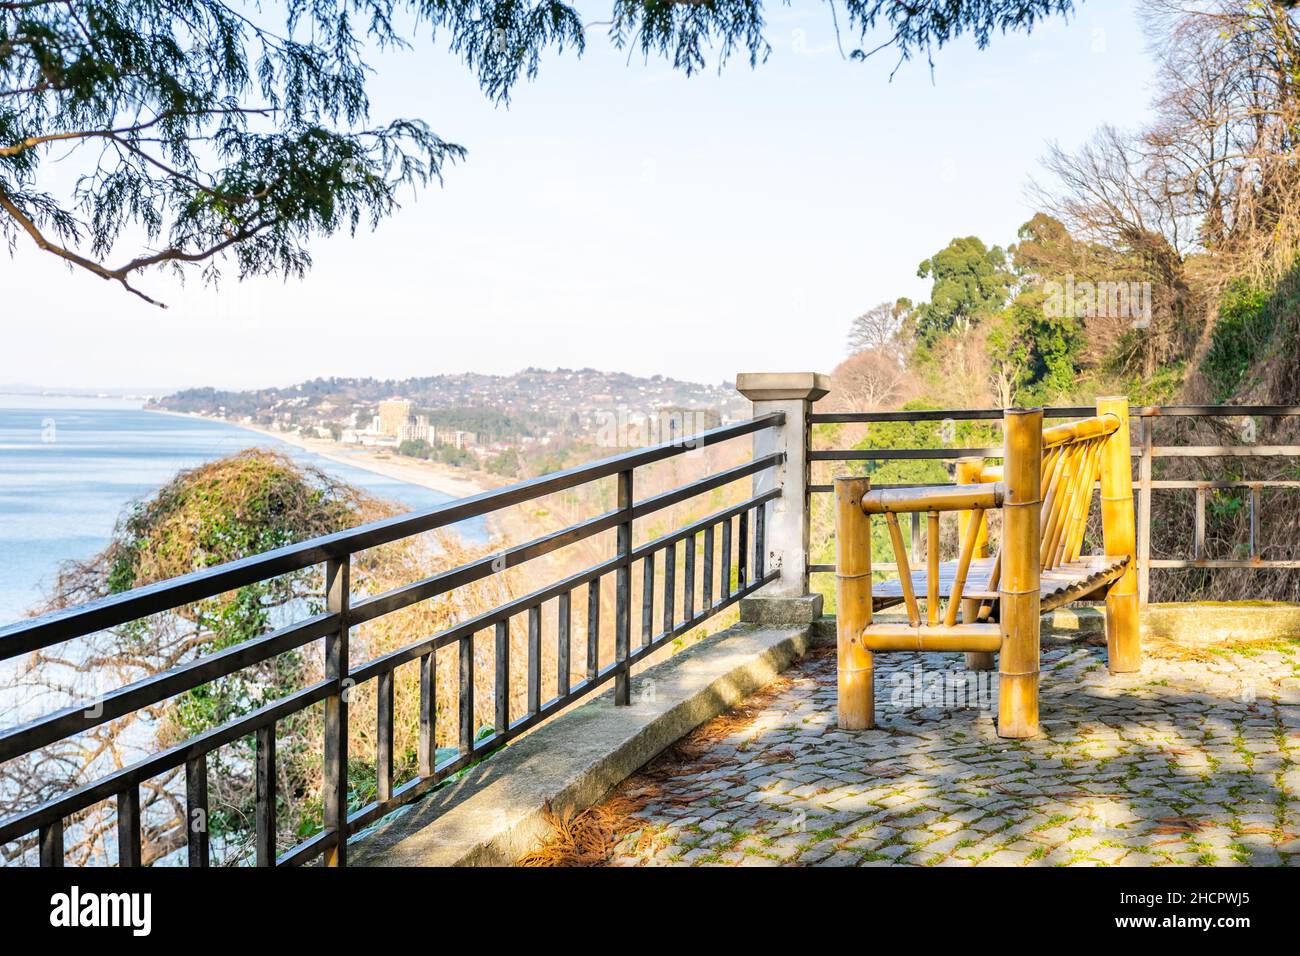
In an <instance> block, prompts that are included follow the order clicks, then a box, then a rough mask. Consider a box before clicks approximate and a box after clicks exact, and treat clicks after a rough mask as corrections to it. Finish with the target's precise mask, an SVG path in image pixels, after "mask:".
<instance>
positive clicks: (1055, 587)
mask: <svg viewBox="0 0 1300 956" xmlns="http://www.w3.org/2000/svg"><path fill="white" fill-rule="evenodd" d="M1003 423H1004V436H1005V438H1004V441H1005V444H1004V453H1003V464H1002V465H1001V466H995V465H991V464H988V463H986V462H985V461H984V460H983V459H979V458H963V459H960V460H959V461H958V463H957V468H956V475H955V478H956V484H954V485H938V486H933V487H921V488H892V489H877V490H875V491H872V490H871V481H870V479H868V478H856V477H848V478H845V477H842V478H836V479H835V498H836V511H835V527H836V539H837V545H836V546H837V557H836V592H837V599H838V609H837V620H838V625H837V630H838V645H839V720H840V726H841V727H843V728H846V729H851V730H852V729H863V728H869V727H873V726H875V701H874V688H873V655H874V654H876V653H880V652H882V651H900V650H907V651H959V652H960V651H964V652H966V655H967V664H968V666H970V667H973V668H978V669H991V668H992V667H993V658H994V655H997V665H998V669H999V691H998V734H999V735H1000V736H1002V737H1031V736H1033V735H1034V734H1036V733H1037V732H1038V680H1039V672H1038V661H1039V615H1040V614H1042V613H1043V612H1046V611H1050V610H1053V609H1055V608H1058V607H1061V606H1062V605H1065V604H1068V603H1070V602H1072V601H1077V600H1082V599H1084V598H1089V597H1096V596H1100V595H1104V596H1105V599H1106V647H1107V657H1108V666H1109V669H1110V672H1111V673H1112V674H1116V673H1125V672H1131V671H1136V670H1138V669H1139V667H1140V666H1141V647H1140V644H1139V637H1138V602H1137V566H1136V564H1137V562H1136V556H1135V554H1134V516H1133V481H1132V471H1131V469H1132V465H1131V463H1130V457H1129V429H1128V401H1127V399H1124V398H1103V399H1100V400H1099V401H1098V403H1097V415H1096V417H1093V418H1087V419H1083V420H1082V421H1077V422H1070V423H1068V424H1064V425H1056V426H1053V427H1051V428H1047V429H1044V428H1043V413H1042V409H1014V410H1013V409H1008V410H1007V412H1006V413H1005V416H1004V418H1003ZM1098 480H1100V484H1101V518H1102V538H1103V550H1104V553H1103V554H1099V555H1083V554H1081V551H1082V548H1083V543H1084V531H1085V529H1086V526H1087V519H1088V513H1089V511H1090V509H1091V507H1092V499H1093V488H1094V487H1095V486H1096V484H1097V482H1098ZM995 508H998V509H1001V512H1002V532H1001V539H1002V540H1001V545H1000V547H999V548H998V551H997V553H996V554H994V555H993V556H991V557H990V556H989V555H988V553H987V549H988V524H987V518H988V513H989V512H990V511H991V510H993V509H995ZM947 511H955V512H957V513H958V537H959V540H960V542H961V549H960V556H959V557H958V558H957V560H955V561H940V560H939V516H940V515H941V514H942V513H943V512H947ZM916 512H924V513H925V514H926V515H927V518H928V534H927V536H926V537H927V542H926V566H925V568H924V569H917V570H915V571H914V570H912V569H911V567H910V565H909V563H908V559H907V551H906V548H905V547H904V542H903V533H902V528H901V527H900V525H899V521H898V515H900V514H908V513H916ZM873 515H883V516H884V519H885V524H886V526H887V529H888V534H889V540H890V544H891V545H892V548H893V552H894V558H895V561H896V564H897V567H898V574H897V576H896V577H894V578H891V579H889V580H886V581H883V582H875V583H873V581H872V570H871V517H872V516H873ZM921 599H924V602H925V619H924V621H923V620H922V618H921V610H920V600H921ZM944 602H946V603H944ZM898 604H902V605H904V607H905V608H906V611H907V621H906V622H905V623H904V622H898V623H893V622H873V619H872V615H873V612H874V611H878V610H881V609H882V608H886V607H891V606H895V605H898ZM959 615H960V618H961V621H960V623H959V622H958V617H959Z"/></svg>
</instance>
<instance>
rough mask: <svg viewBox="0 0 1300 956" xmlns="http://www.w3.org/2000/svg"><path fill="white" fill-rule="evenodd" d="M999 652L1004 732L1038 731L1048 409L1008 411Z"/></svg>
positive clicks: (1009, 734)
mask: <svg viewBox="0 0 1300 956" xmlns="http://www.w3.org/2000/svg"><path fill="white" fill-rule="evenodd" d="M1004 428H1005V435H1006V449H1007V457H1006V466H1005V472H1004V477H1005V495H1004V498H1003V505H1002V579H1001V590H1000V594H999V608H1000V611H1001V613H1000V615H999V621H1000V626H1001V630H1002V653H1001V654H1000V655H999V656H998V671H999V676H998V736H999V737H1032V736H1034V735H1035V734H1037V733H1038V641H1039V633H1038V628H1039V620H1038V615H1039V605H1040V603H1041V598H1040V597H1039V590H1038V586H1039V566H1038V564H1039V548H1040V544H1039V535H1040V524H1041V520H1040V510H1041V505H1042V502H1041V501H1040V497H1041V494H1040V485H1039V481H1040V471H1041V464H1042V434H1043V412H1042V409H1032V410H1029V409H1026V410H1021V409H1016V410H1008V411H1007V413H1006V417H1005V419H1004Z"/></svg>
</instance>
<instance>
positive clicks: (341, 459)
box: [143, 408, 503, 498]
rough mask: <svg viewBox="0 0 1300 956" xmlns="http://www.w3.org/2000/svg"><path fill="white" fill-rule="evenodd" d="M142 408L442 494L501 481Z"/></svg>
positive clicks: (458, 494) (477, 490)
mask: <svg viewBox="0 0 1300 956" xmlns="http://www.w3.org/2000/svg"><path fill="white" fill-rule="evenodd" d="M143 411H147V412H153V413H155V414H158V415H175V416H177V417H178V418H197V419H200V420H202V421H220V422H221V423H222V424H225V425H233V426H235V427H236V428H242V429H244V430H245V431H250V432H254V433H255V434H258V435H263V436H265V437H267V438H274V439H275V440H276V441H282V442H284V443H285V444H287V445H293V446H294V447H295V448H301V449H302V450H303V451H309V452H311V453H312V454H314V455H320V457H322V458H325V459H328V460H329V461H335V462H338V463H339V464H343V465H351V466H352V467H354V468H361V469H364V470H366V471H370V472H373V473H374V474H377V475H383V476H384V477H385V478H393V479H395V480H397V481H404V482H406V483H407V484H412V485H420V486H422V487H424V488H429V489H431V490H433V491H438V492H441V493H442V494H444V495H450V496H451V497H452V498H468V497H469V496H471V495H477V494H481V493H483V492H484V491H488V490H490V489H491V488H494V487H499V486H500V485H501V484H502V483H503V482H501V481H499V480H493V479H492V478H490V477H489V476H487V475H484V474H482V473H481V472H474V473H472V474H466V473H465V472H463V471H462V470H461V469H458V468H452V467H451V466H449V465H444V464H441V463H439V462H432V461H424V460H421V459H418V458H405V457H400V456H398V455H396V454H393V453H391V452H375V451H370V450H363V449H357V450H355V451H344V450H342V448H341V446H340V445H339V444H338V443H337V442H333V441H329V440H327V439H324V438H304V437H303V436H302V435H297V434H290V433H288V432H278V431H275V430H273V429H270V428H263V427H262V426H260V425H250V424H247V423H245V422H232V421H229V420H228V419H224V418H220V419H215V418H209V417H207V416H206V415H193V414H190V413H188V412H172V411H168V410H166V409H162V408H146V409H143Z"/></svg>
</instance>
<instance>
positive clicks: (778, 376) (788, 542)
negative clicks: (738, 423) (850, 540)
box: [736, 372, 830, 623]
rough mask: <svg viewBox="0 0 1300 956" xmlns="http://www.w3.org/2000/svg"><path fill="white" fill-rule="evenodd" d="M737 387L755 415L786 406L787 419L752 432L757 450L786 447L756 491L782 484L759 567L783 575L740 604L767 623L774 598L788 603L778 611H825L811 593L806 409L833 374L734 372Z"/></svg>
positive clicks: (766, 522)
mask: <svg viewBox="0 0 1300 956" xmlns="http://www.w3.org/2000/svg"><path fill="white" fill-rule="evenodd" d="M736 389H737V390H738V391H739V392H740V393H741V394H742V395H744V396H745V397H746V398H748V399H749V400H750V401H751V402H753V403H754V415H755V416H756V417H757V416H759V415H768V414H771V413H773V412H784V413H785V423H784V424H783V425H780V426H777V427H775V428H765V429H763V430H762V431H760V432H755V434H754V456H755V457H759V456H761V455H769V454H772V453H773V452H777V451H783V452H785V461H784V462H783V463H782V464H781V465H779V466H777V467H775V468H769V469H766V470H765V471H761V472H759V473H758V474H756V475H755V476H754V486H753V493H754V494H756V495H759V494H763V493H764V492H767V491H770V490H772V489H773V488H779V489H781V497H780V498H778V499H777V500H775V501H770V502H768V503H767V504H765V505H764V506H763V507H764V508H765V509H766V511H765V514H764V516H763V523H762V527H763V536H762V537H763V546H764V554H763V556H762V558H761V560H759V561H758V562H757V563H756V565H755V567H762V568H766V569H767V570H768V571H769V572H770V571H775V572H777V573H778V574H779V577H778V578H777V579H776V580H775V581H773V582H772V583H771V584H769V585H767V586H766V587H764V588H763V589H762V591H761V592H759V593H760V595H761V597H760V598H758V599H754V598H750V599H747V600H746V601H743V602H742V604H741V617H742V619H745V620H753V621H755V622H756V623H764V619H765V617H766V615H767V611H768V607H769V605H770V603H771V602H770V599H772V598H776V599H780V600H781V601H782V603H783V604H784V603H785V602H787V601H791V600H793V601H795V602H799V603H800V604H801V606H800V607H798V608H795V607H792V606H785V607H783V608H782V610H781V611H779V612H778V613H779V614H781V616H782V617H788V616H789V615H790V614H791V613H792V611H793V612H794V613H795V614H796V615H798V616H804V617H807V619H808V620H812V619H813V618H815V617H817V616H819V615H820V614H821V601H820V595H816V596H814V595H809V593H808V563H809V562H808V547H809V540H808V530H809V514H808V506H809V492H808V486H809V484H810V481H809V478H810V463H809V461H808V447H809V446H808V441H809V424H808V415H809V414H810V413H811V411H812V405H813V403H814V402H816V401H817V400H818V399H820V398H822V397H823V396H825V395H826V394H827V393H828V392H829V391H830V379H829V378H828V377H827V376H825V375H822V374H820V373H817V372H745V373H742V374H740V375H737V376H736Z"/></svg>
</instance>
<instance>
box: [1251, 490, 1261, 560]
mask: <svg viewBox="0 0 1300 956" xmlns="http://www.w3.org/2000/svg"><path fill="white" fill-rule="evenodd" d="M1259 508H1260V491H1259V485H1251V486H1250V560H1252V561H1257V560H1259V558H1260V557H1261V555H1260V553H1259Z"/></svg>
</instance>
